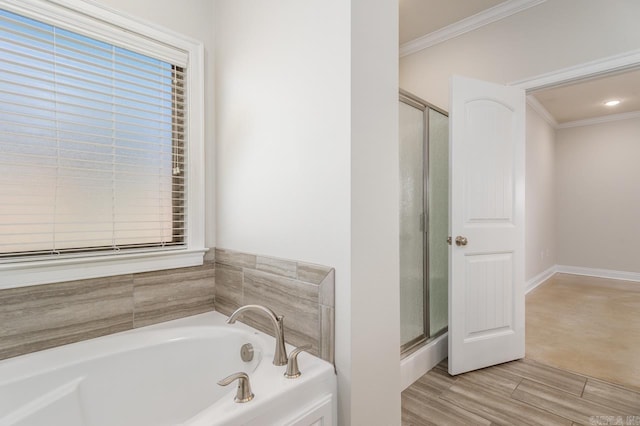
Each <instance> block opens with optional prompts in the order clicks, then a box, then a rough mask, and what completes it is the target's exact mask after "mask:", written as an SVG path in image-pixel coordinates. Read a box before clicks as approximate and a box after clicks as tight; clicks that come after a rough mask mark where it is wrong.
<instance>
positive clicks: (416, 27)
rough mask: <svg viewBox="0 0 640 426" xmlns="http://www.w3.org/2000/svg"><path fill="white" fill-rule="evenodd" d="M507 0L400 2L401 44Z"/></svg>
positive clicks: (408, 0) (417, 0)
mask: <svg viewBox="0 0 640 426" xmlns="http://www.w3.org/2000/svg"><path fill="white" fill-rule="evenodd" d="M504 1H505V0H400V44H403V43H406V42H408V41H411V40H414V39H416V38H418V37H421V36H423V35H426V34H429V33H432V32H434V31H436V30H439V29H442V28H444V27H446V26H447V25H450V24H453V23H455V22H458V21H460V20H462V19H464V18H467V17H469V16H472V15H475V14H476V13H479V12H482V11H483V10H485V9H489V8H491V7H493V6H496V5H498V4H500V3H504Z"/></svg>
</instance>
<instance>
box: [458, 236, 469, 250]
mask: <svg viewBox="0 0 640 426" xmlns="http://www.w3.org/2000/svg"><path fill="white" fill-rule="evenodd" d="M468 242H469V241H468V240H467V237H461V236H460V235H458V236H457V237H456V245H457V246H458V247H460V246H466V245H467V243H468Z"/></svg>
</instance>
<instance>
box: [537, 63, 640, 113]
mask: <svg viewBox="0 0 640 426" xmlns="http://www.w3.org/2000/svg"><path fill="white" fill-rule="evenodd" d="M533 96H534V97H535V98H536V99H537V100H538V102H540V104H542V106H543V107H544V108H545V109H546V110H547V111H548V112H549V113H550V114H551V116H553V118H554V119H555V120H556V122H558V124H562V123H568V122H572V121H579V120H586V119H590V118H596V117H602V116H607V115H614V114H622V113H628V112H635V111H640V70H634V71H628V72H625V73H623V74H613V75H610V76H604V77H601V78H598V79H594V80H588V81H584V82H581V83H577V84H571V85H567V86H561V87H556V88H551V89H545V90H543V91H540V92H536V93H534V94H533ZM612 99H617V100H619V101H620V104H619V105H617V106H615V107H607V106H605V105H604V103H605V102H606V101H608V100H612Z"/></svg>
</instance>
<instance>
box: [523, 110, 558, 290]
mask: <svg viewBox="0 0 640 426" xmlns="http://www.w3.org/2000/svg"><path fill="white" fill-rule="evenodd" d="M526 145H527V147H526V157H527V158H526V174H527V179H526V212H525V215H526V228H525V241H526V250H525V251H526V255H525V256H526V258H525V279H526V280H530V279H532V278H534V277H535V276H536V275H538V274H541V273H543V272H544V271H546V270H547V269H549V268H551V267H552V266H553V265H555V264H556V259H557V257H556V206H555V204H556V203H555V167H554V163H555V130H554V129H553V128H552V127H551V126H550V125H549V124H548V123H547V122H546V121H544V119H542V117H540V115H538V113H537V112H535V111H534V110H533V109H532V108H531V107H529V106H527V142H526Z"/></svg>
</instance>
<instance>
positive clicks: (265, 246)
mask: <svg viewBox="0 0 640 426" xmlns="http://www.w3.org/2000/svg"><path fill="white" fill-rule="evenodd" d="M214 14H215V28H216V73H215V74H216V91H217V92H216V112H217V115H216V122H217V127H216V144H217V172H216V189H217V221H216V223H217V226H216V227H217V245H218V246H219V247H222V248H228V249H233V250H240V251H245V252H252V253H259V254H265V255H270V256H277V257H283V258H288V259H296V260H302V261H307V262H313V263H320V264H324V265H329V266H333V267H334V268H335V269H336V357H335V359H336V366H337V371H338V386H339V398H340V403H339V419H340V424H343V425H348V424H354V425H355V424H371V425H376V424H379V425H392V424H399V422H400V382H399V340H400V336H399V303H398V298H399V287H398V260H397V257H398V246H397V245H398V211H397V200H398V198H397V190H398V169H397V168H398V163H397V162H398V158H397V138H398V130H397V90H398V84H397V72H398V70H397V57H398V47H397V32H398V28H397V2H396V1H395V0H376V1H367V0H352V1H350V2H346V1H344V0H309V1H304V2H301V1H299V0H278V1H264V0H218V1H216V3H215V12H214Z"/></svg>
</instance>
